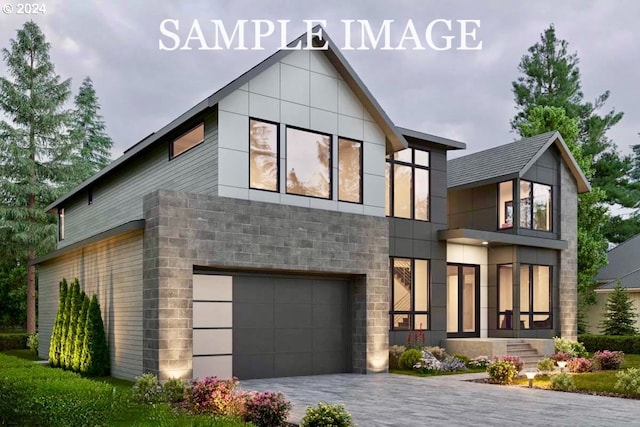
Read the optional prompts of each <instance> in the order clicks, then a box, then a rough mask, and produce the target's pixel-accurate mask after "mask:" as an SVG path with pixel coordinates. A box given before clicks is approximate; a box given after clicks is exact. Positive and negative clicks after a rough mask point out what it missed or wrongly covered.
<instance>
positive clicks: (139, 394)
mask: <svg viewBox="0 0 640 427" xmlns="http://www.w3.org/2000/svg"><path fill="white" fill-rule="evenodd" d="M131 391H132V394H133V398H134V399H135V400H137V401H138V402H142V403H157V402H161V401H162V400H163V399H164V398H163V393H162V386H161V385H160V383H159V382H158V377H156V376H155V375H153V374H151V373H147V374H143V375H140V376H139V377H136V382H135V383H134V384H133V388H132V390H131Z"/></svg>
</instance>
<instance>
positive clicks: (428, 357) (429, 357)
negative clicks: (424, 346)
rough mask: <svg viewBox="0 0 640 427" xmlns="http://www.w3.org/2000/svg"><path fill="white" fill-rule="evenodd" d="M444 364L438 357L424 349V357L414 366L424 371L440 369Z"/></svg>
mask: <svg viewBox="0 0 640 427" xmlns="http://www.w3.org/2000/svg"><path fill="white" fill-rule="evenodd" d="M441 366H442V362H440V361H439V360H438V359H436V358H435V357H434V356H433V354H431V353H429V352H428V351H426V350H424V351H423V352H422V358H421V359H420V360H419V361H418V363H416V364H415V365H414V366H413V368H414V369H417V370H419V371H420V372H422V373H427V372H434V371H439V370H440V367H441Z"/></svg>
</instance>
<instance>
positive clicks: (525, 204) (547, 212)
mask: <svg viewBox="0 0 640 427" xmlns="http://www.w3.org/2000/svg"><path fill="white" fill-rule="evenodd" d="M551 213H552V211H551V186H550V185H544V184H538V183H535V182H529V181H520V227H522V228H532V229H534V230H541V231H551Z"/></svg>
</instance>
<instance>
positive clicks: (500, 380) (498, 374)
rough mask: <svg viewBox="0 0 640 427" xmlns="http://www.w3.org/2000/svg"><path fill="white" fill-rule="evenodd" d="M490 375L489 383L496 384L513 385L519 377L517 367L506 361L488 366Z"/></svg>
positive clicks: (498, 361)
mask: <svg viewBox="0 0 640 427" xmlns="http://www.w3.org/2000/svg"><path fill="white" fill-rule="evenodd" d="M487 373H488V374H489V382H492V383H494V384H504V385H507V384H511V383H512V382H513V380H514V379H515V378H516V377H517V376H518V371H517V370H516V367H515V366H514V365H513V363H511V362H507V361H505V360H496V361H494V362H492V363H490V364H489V366H487Z"/></svg>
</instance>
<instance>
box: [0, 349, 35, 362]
mask: <svg viewBox="0 0 640 427" xmlns="http://www.w3.org/2000/svg"><path fill="white" fill-rule="evenodd" d="M2 353H4V354H8V355H9V356H14V357H18V358H20V359H25V360H42V359H40V358H39V357H38V355H37V354H35V353H34V352H33V351H31V350H29V349H26V350H24V349H22V350H4V351H3V352H2Z"/></svg>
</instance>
